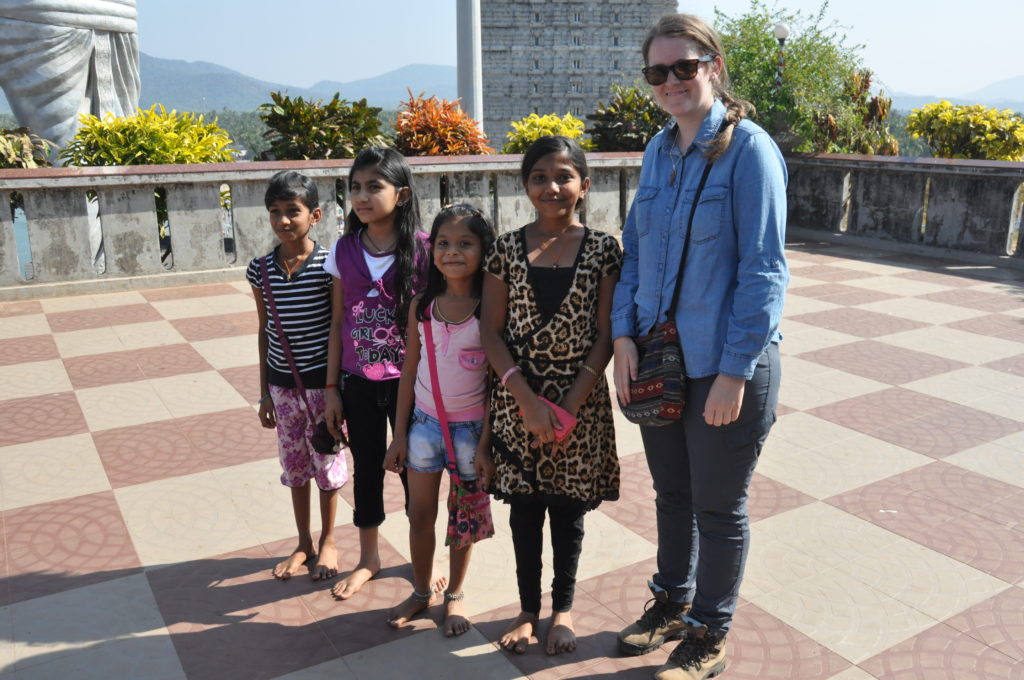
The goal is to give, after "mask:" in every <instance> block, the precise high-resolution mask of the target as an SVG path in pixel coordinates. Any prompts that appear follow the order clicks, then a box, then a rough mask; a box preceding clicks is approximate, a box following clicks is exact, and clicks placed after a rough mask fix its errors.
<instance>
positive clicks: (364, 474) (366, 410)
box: [341, 374, 409, 529]
mask: <svg viewBox="0 0 1024 680" xmlns="http://www.w3.org/2000/svg"><path fill="white" fill-rule="evenodd" d="M341 402H342V406H343V407H344V409H345V422H346V423H347V424H348V440H349V443H350V444H351V446H352V460H353V461H355V470H354V471H353V472H354V477H355V479H354V480H353V484H354V485H355V501H356V507H355V510H354V511H353V513H352V523H353V524H355V525H356V526H357V527H358V528H360V529H373V528H374V527H379V526H380V525H381V524H383V523H384V455H385V454H386V453H387V448H388V429H387V428H388V424H389V423H390V424H391V432H392V433H394V431H395V408H396V406H397V404H398V378H394V379H391V380H367V379H366V378H362V377H360V376H358V375H351V374H345V378H344V385H343V387H342V390H341ZM408 415H409V414H406V417H408ZM401 477H402V488H403V489H405V507H406V510H408V508H409V482H408V480H407V479H406V476H405V472H404V471H403V472H402V475H401Z"/></svg>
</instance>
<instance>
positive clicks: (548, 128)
mask: <svg viewBox="0 0 1024 680" xmlns="http://www.w3.org/2000/svg"><path fill="white" fill-rule="evenodd" d="M585 127H586V126H585V125H584V124H583V121H582V120H580V119H579V118H576V117H575V116H573V115H571V114H568V113H567V114H565V116H563V117H562V118H559V117H558V116H556V115H555V114H553V113H549V114H548V115H546V116H538V115H537V114H536V113H531V114H530V115H529V116H527V117H526V118H523V119H521V120H518V121H512V131H511V132H509V133H508V135H506V137H507V139H508V141H507V142H505V146H503V147H501V152H502V153H526V149H527V148H529V146H530V144H533V142H535V141H536V140H538V139H540V138H541V137H547V136H548V135H562V136H563V137H568V138H569V139H575V140H576V141H577V142H578V143H579V145H580V146H581V147H583V149H584V150H590V148H591V144H590V140H587V139H583V130H584V128H585Z"/></svg>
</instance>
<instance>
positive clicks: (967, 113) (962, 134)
mask: <svg viewBox="0 0 1024 680" xmlns="http://www.w3.org/2000/svg"><path fill="white" fill-rule="evenodd" d="M907 130H908V131H909V132H910V134H912V135H913V136H914V137H923V138H924V139H925V141H927V142H928V144H929V146H931V147H932V148H933V149H935V155H936V156H938V157H939V158H978V159H987V160H991V161H1021V160H1024V120H1022V119H1021V117H1020V116H1018V115H1016V114H1014V113H1013V111H1011V110H1009V109H1005V110H1003V111H999V110H996V109H994V108H991V107H988V106H981V105H980V104H975V105H973V106H954V105H953V104H951V103H950V102H948V101H945V100H943V101H941V102H935V103H933V104H928V105H926V106H923V107H921V108H920V109H914V110H913V111H911V112H910V115H909V116H907Z"/></svg>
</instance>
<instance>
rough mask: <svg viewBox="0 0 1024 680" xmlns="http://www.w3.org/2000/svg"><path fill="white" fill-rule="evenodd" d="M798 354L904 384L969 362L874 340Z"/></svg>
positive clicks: (882, 380) (862, 374)
mask: <svg viewBox="0 0 1024 680" xmlns="http://www.w3.org/2000/svg"><path fill="white" fill-rule="evenodd" d="M796 357H797V358H798V359H803V360H804V361H813V362H814V363H817V364H821V365H823V366H828V367H830V368H835V369H838V370H840V371H845V372H846V373H853V374H854V375H859V376H861V377H864V378H870V379H872V380H877V381H879V382H884V383H889V384H890V385H902V384H904V383H908V382H911V381H913V380H921V379H922V378H929V377H931V376H933V375H939V374H941V373H948V372H949V371H955V370H957V369H959V368H966V367H967V366H968V365H969V364H965V363H962V362H959V361H953V360H951V359H945V358H943V357H939V356H935V355H934V354H927V353H925V352H915V351H913V350H909V349H904V348H902V347H895V346H893V345H887V344H885V343H882V342H875V341H874V340H861V341H859V342H852V343H849V344H846V345H838V346H836V347H827V348H824V349H819V350H815V351H813V352H804V353H802V354H797V355H796Z"/></svg>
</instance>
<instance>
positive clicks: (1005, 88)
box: [891, 75, 1024, 113]
mask: <svg viewBox="0 0 1024 680" xmlns="http://www.w3.org/2000/svg"><path fill="white" fill-rule="evenodd" d="M891 96H892V105H893V108H895V109H897V110H899V111H910V110H911V109H918V108H921V107H922V106H924V105H925V104H930V103H932V102H937V101H940V100H942V99H948V100H949V101H950V102H952V103H953V104H966V105H971V104H983V105H985V106H994V107H995V108H997V109H1012V110H1014V111H1017V112H1018V113H1020V112H1024V75H1021V76H1017V77H1015V78H1007V79H1006V80H1000V81H999V82H996V83H992V84H991V85H986V86H985V87H983V88H981V89H980V90H976V91H974V92H970V93H968V94H965V95H963V96H961V97H934V96H928V95H919V94H908V93H906V92H896V93H894V94H892V95H891Z"/></svg>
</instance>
